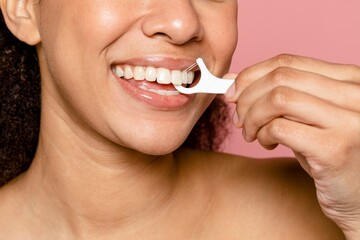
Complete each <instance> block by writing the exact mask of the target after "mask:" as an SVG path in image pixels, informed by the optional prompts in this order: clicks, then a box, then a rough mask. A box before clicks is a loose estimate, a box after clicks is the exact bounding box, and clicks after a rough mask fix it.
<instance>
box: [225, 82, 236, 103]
mask: <svg viewBox="0 0 360 240" xmlns="http://www.w3.org/2000/svg"><path fill="white" fill-rule="evenodd" d="M234 96H235V83H233V84H231V86H230V87H229V89H228V90H227V91H226V93H225V98H226V99H227V100H228V101H230V102H233V101H234V100H233V98H234Z"/></svg>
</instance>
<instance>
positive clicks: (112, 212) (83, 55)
mask: <svg viewBox="0 0 360 240" xmlns="http://www.w3.org/2000/svg"><path fill="white" fill-rule="evenodd" d="M0 3H1V10H2V12H3V14H4V17H5V19H6V23H7V25H8V27H9V29H10V30H11V31H12V32H13V33H14V34H15V35H16V36H17V37H18V38H19V39H20V40H22V41H24V42H26V43H28V44H32V45H36V46H37V49H38V54H39V61H40V67H41V75H42V115H41V118H42V119H41V120H42V121H41V131H40V142H39V147H38V150H37V153H36V156H35V158H34V161H33V164H32V165H31V167H30V169H29V170H28V171H27V172H26V173H25V174H23V175H21V176H19V177H18V178H17V179H15V180H14V181H12V182H11V183H9V184H7V185H6V186H5V187H3V188H2V189H1V190H0V212H1V213H2V218H1V219H0V228H1V229H2V231H1V236H0V239H55V240H56V239H143V236H146V238H147V239H264V238H266V239H343V238H344V236H343V234H342V232H341V231H340V229H339V228H337V227H336V225H335V224H334V222H332V221H331V220H329V219H328V218H326V217H325V215H324V214H323V212H322V211H321V209H320V206H319V204H318V202H317V198H316V189H315V188H314V185H313V182H312V179H311V178H310V177H309V175H308V174H307V173H305V172H304V171H302V170H301V168H300V166H299V164H298V163H297V162H296V161H295V160H293V159H283V160H273V161H264V160H255V159H247V158H243V157H238V156H229V155H225V154H220V153H213V152H201V151H193V150H187V149H178V150H176V149H177V148H178V147H179V146H180V145H181V143H182V142H183V141H184V139H185V138H186V136H187V135H188V133H189V132H190V131H191V128H192V127H193V125H194V124H195V123H196V121H197V119H198V118H199V116H200V115H201V113H202V112H203V111H204V110H205V108H206V107H207V106H208V104H209V103H210V102H211V100H212V99H213V97H214V96H210V95H204V94H199V95H196V96H195V97H194V99H192V101H190V102H189V103H188V104H186V105H185V106H183V107H181V108H177V109H159V108H154V107H153V106H151V105H148V104H145V103H143V102H141V101H138V100H136V99H134V98H132V97H130V96H129V95H128V94H127V93H126V92H124V90H123V89H122V88H121V87H120V88H119V87H118V85H115V81H114V80H113V78H112V77H111V76H110V75H111V74H110V73H111V71H110V69H111V63H112V62H113V61H119V60H121V61H124V62H126V61H130V62H131V61H132V59H139V58H141V59H145V60H146V59H149V58H150V59H153V58H156V59H161V63H164V64H166V62H171V61H180V60H181V61H188V60H194V59H195V58H196V57H198V56H202V57H203V58H204V59H206V63H207V65H208V66H209V68H210V70H211V71H212V72H213V73H214V74H215V75H218V76H221V75H224V74H225V73H226V72H227V71H228V67H229V64H230V61H231V55H232V53H233V51H234V48H235V44H236V35H237V32H236V28H237V27H236V9H237V6H236V1H235V0H224V1H184V0H174V1H165V0H156V1H155V0H148V1H115V0H110V1H98V0H89V1H81V0H74V1H66V0H42V1H41V2H40V3H38V2H33V1H21V0H17V1H15V0H1V1H0ZM219 33H221V34H219ZM179 59H180V60H179ZM275 62H276V61H275ZM271 63H274V60H270V61H268V62H267V63H266V62H265V63H262V65H261V64H260V65H257V66H254V67H252V68H249V69H247V70H245V71H244V72H243V73H240V75H239V76H238V77H237V80H236V87H235V86H234V87H233V88H232V90H231V91H230V92H229V93H228V94H227V99H228V100H229V101H230V102H236V103H237V104H238V105H237V106H238V107H237V113H238V115H239V116H245V118H244V119H241V118H237V119H238V120H237V119H236V118H235V120H236V121H235V124H236V125H237V126H238V127H244V129H245V131H246V135H245V136H246V139H247V140H249V141H251V140H254V139H256V138H258V139H259V141H260V142H261V143H262V144H264V146H266V147H268V148H271V147H272V146H273V145H274V144H277V143H285V144H287V145H288V146H290V147H293V146H292V145H291V144H290V143H288V142H285V141H282V140H281V138H280V137H279V138H275V137H274V136H276V135H275V133H273V132H272V131H270V130H267V129H268V127H267V124H268V122H266V121H264V119H268V118H269V117H267V115H266V114H258V115H261V116H258V115H257V114H251V115H247V114H246V113H249V112H251V111H252V109H253V112H254V113H256V112H257V113H259V112H262V113H264V111H263V108H264V107H266V106H267V105H265V104H264V103H263V104H262V105H261V104H260V105H256V106H255V103H256V102H257V101H256V99H258V98H259V96H266V95H267V93H268V92H269V89H270V92H271V87H274V86H275V85H269V83H268V82H272V81H271V79H276V78H275V77H274V76H276V75H271V74H270V75H271V76H269V77H268V78H266V79H267V80H265V81H264V83H263V84H264V86H263V87H260V86H262V85H261V84H260V83H262V82H261V79H263V78H264V76H268V75H269V74H268V73H271V72H272V71H273V70H276V69H277V68H279V67H280V66H279V65H271ZM316 63H317V62H316V61H314V60H310V59H305V58H304V60H303V64H304V65H306V66H307V67H309V68H310V67H311V66H313V67H314V69H318V66H317V65H316ZM327 66H328V65H327V64H326V63H324V64H323V65H321V66H320V69H321V71H323V72H324V75H325V76H332V75H326V74H325V73H328V72H331V68H329V67H327ZM291 67H292V65H291ZM290 70H291V71H295V70H294V69H290ZM290 70H289V71H290ZM351 70H352V71H350V70H349V71H345V72H346V73H347V74H349V75H351V76H355V73H356V70H358V69H355V68H354V69H351ZM319 71H320V70H319ZM340 72H341V71H339V73H340ZM329 74H330V73H329ZM334 74H335V73H334ZM344 74H345V73H344ZM300 75H301V76H303V77H305V75H306V74H305V73H304V72H301V74H300ZM349 75H347V76H349ZM301 76H298V77H299V78H300V77H301ZM344 76H345V75H344ZM323 78H326V77H323ZM341 79H343V78H341ZM344 79H347V78H344ZM328 80H329V81H330V79H328ZM257 82H259V84H258V86H257V87H256V85H255V83H257ZM337 82H338V81H334V82H332V83H333V84H335V83H337ZM318 84H320V83H318ZM251 86H254V87H251ZM300 100H301V101H304V99H303V98H300ZM300 100H299V101H300ZM313 105H316V104H313ZM261 106H262V107H261ZM278 107H279V106H278ZM257 108H258V110H256V109H257ZM270 109H271V111H269V114H270V115H271V116H272V117H270V118H271V119H272V120H273V119H280V114H277V113H278V112H279V111H277V110H278V109H277V108H270ZM287 110H288V111H290V109H287ZM283 115H286V114H285V113H282V114H281V116H283ZM255 116H258V117H257V118H256V117H255ZM281 119H282V118H281ZM324 119H325V118H324ZM330 120H331V119H330V118H329V119H328V121H330ZM289 121H290V122H293V123H294V122H297V121H295V118H289ZM324 121H325V120H324ZM252 122H253V123H254V124H256V125H255V126H253V125H251V123H252ZM303 125H306V124H303ZM124 126H126V127H124ZM270 129H272V128H270ZM139 133H141V134H139ZM159 133H161V134H159ZM290 134H291V133H290ZM298 135H299V134H298ZM291 136H292V137H293V138H294V133H292V135H291ZM295 140H296V139H295ZM295 140H294V139H292V141H290V140H289V142H296V141H295ZM318 146H319V145H318ZM293 148H294V150H295V151H297V153H298V154H297V156H298V159H299V160H300V162H301V163H302V165H303V166H304V163H305V162H306V160H307V158H306V156H307V155H306V154H305V150H304V151H299V150H298V149H297V148H295V147H293ZM304 148H306V147H304ZM318 149H320V147H319V148H318ZM342 150H345V149H342ZM309 151H310V150H309ZM303 159H305V160H303ZM354 165H356V162H355V163H354ZM306 166H307V165H305V169H306V170H308V172H309V173H310V174H311V176H312V177H314V179H315V180H317V179H316V177H315V176H317V175H314V172H313V171H309V168H306ZM309 166H311V165H309ZM310 170H311V169H310ZM327 172H329V171H327ZM351 173H353V172H351ZM335 180H336V179H334V180H331V181H329V183H334V181H335ZM316 183H318V182H316ZM317 186H318V185H317ZM334 189H335V187H334ZM317 190H318V189H317ZM335 190H336V189H335ZM317 192H318V193H319V191H317ZM328 192H329V191H327V192H326V191H325V193H328ZM354 195H356V194H354ZM355 200H356V199H355ZM321 203H322V202H321ZM322 206H324V204H323V205H322ZM328 209H330V208H328ZM328 216H329V217H330V218H331V215H329V214H328ZM332 220H335V221H336V220H337V219H334V218H332ZM342 220H344V219H342ZM337 223H338V224H339V221H337ZM342 223H346V221H343V222H342ZM339 226H340V227H342V226H344V225H341V224H339ZM346 226H347V225H346ZM343 231H344V229H343ZM344 232H345V233H347V234H350V232H346V231H344ZM351 234H353V232H351ZM349 236H350V235H349ZM351 236H353V235H351ZM349 239H350V238H349Z"/></svg>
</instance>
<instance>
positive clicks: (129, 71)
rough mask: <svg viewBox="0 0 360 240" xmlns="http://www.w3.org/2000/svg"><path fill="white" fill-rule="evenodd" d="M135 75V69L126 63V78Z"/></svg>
mask: <svg viewBox="0 0 360 240" xmlns="http://www.w3.org/2000/svg"><path fill="white" fill-rule="evenodd" d="M133 77H134V74H133V71H132V69H131V67H130V66H128V65H126V66H125V70H124V78H126V79H131V78H133Z"/></svg>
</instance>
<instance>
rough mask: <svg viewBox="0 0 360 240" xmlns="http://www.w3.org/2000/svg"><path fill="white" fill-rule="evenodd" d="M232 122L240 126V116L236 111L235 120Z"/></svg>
mask: <svg viewBox="0 0 360 240" xmlns="http://www.w3.org/2000/svg"><path fill="white" fill-rule="evenodd" d="M232 120H233V123H234V125H235V126H236V125H238V123H239V115H238V114H237V112H236V111H235V112H234V114H233V119H232Z"/></svg>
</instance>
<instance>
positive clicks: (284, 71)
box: [270, 67, 291, 86]
mask: <svg viewBox="0 0 360 240" xmlns="http://www.w3.org/2000/svg"><path fill="white" fill-rule="evenodd" d="M290 75H291V72H290V69H289V68H288V67H278V68H276V69H275V70H274V71H272V72H271V74H270V82H271V83H272V84H273V86H280V85H285V84H286V82H287V81H289V79H291V76H290Z"/></svg>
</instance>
